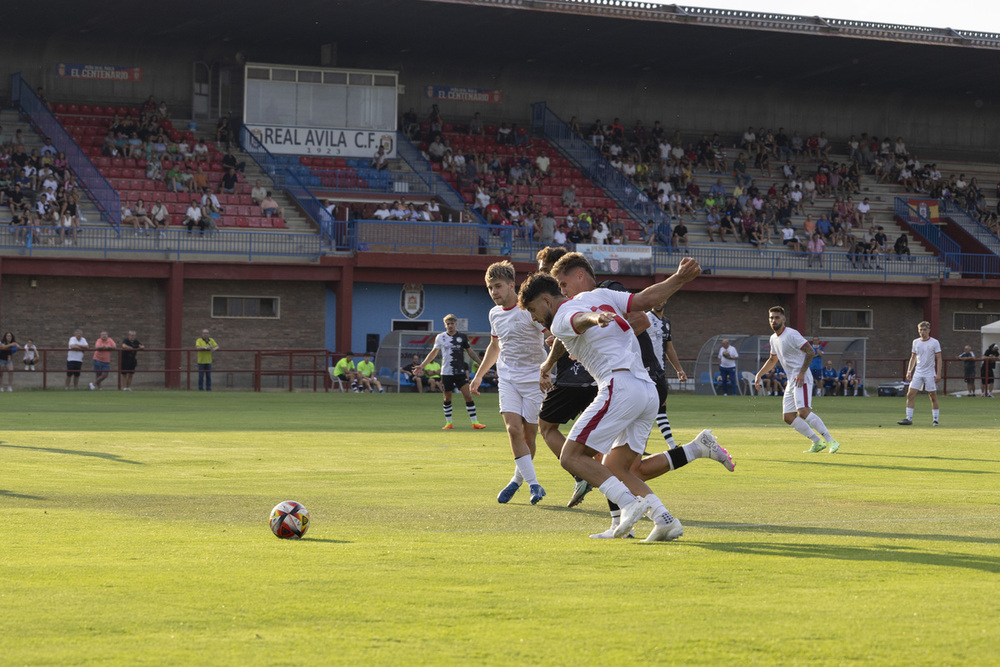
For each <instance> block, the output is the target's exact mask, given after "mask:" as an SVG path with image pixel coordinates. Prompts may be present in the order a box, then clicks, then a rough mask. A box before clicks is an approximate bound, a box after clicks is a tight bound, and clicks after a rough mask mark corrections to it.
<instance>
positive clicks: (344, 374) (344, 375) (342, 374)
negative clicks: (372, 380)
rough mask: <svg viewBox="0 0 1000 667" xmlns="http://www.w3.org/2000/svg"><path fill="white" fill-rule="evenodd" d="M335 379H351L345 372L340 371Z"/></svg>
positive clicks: (344, 380)
mask: <svg viewBox="0 0 1000 667" xmlns="http://www.w3.org/2000/svg"><path fill="white" fill-rule="evenodd" d="M337 379H338V380H340V381H341V382H350V381H351V378H349V377H347V373H341V374H340V375H338V376H337Z"/></svg>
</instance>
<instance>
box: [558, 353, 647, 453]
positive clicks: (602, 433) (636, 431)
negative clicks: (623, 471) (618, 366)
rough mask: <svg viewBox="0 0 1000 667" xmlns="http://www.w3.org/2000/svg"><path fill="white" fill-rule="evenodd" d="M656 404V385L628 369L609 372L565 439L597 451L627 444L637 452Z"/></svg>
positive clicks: (641, 446) (642, 450) (641, 451)
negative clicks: (595, 396) (608, 375)
mask: <svg viewBox="0 0 1000 667" xmlns="http://www.w3.org/2000/svg"><path fill="white" fill-rule="evenodd" d="M658 408H659V402H658V400H657V395H656V388H655V387H654V386H653V385H652V384H651V383H650V382H649V381H648V380H647V379H642V380H640V379H639V378H637V377H635V376H634V375H632V373H630V372H629V371H619V372H617V373H614V374H612V376H611V382H609V383H608V384H607V386H604V387H600V388H599V389H598V391H597V398H595V399H594V402H593V403H591V404H590V405H588V406H587V409H586V410H584V411H583V414H581V415H580V418H579V419H577V420H576V423H575V424H573V428H572V429H570V432H569V435H568V436H566V439H567V440H573V441H575V442H579V443H580V444H581V445H585V446H586V447H589V448H590V449H593V450H594V451H596V452H600V453H601V454H607V453H609V452H610V451H611V450H612V449H614V448H616V447H624V446H625V445H628V447H629V449H631V450H632V451H634V452H635V453H637V454H642V453H643V452H644V451H646V440H648V439H649V433H650V431H651V430H652V428H653V420H654V419H656V411H657V409H658Z"/></svg>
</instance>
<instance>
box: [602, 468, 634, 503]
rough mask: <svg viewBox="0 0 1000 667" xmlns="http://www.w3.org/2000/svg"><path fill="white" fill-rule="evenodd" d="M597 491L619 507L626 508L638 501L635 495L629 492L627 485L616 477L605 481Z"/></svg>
mask: <svg viewBox="0 0 1000 667" xmlns="http://www.w3.org/2000/svg"><path fill="white" fill-rule="evenodd" d="M597 490H598V491H600V492H601V493H603V494H604V497H605V498H607V499H608V500H610V501H611V502H613V503H614V504H615V505H618V507H624V506H625V505H628V504H629V503H634V502H635V501H636V497H635V495H633V493H632V492H631V491H629V490H628V487H627V486H625V483H624V482H622V481H621V480H620V479H618V478H617V477H615V476H614V475H612V476H611V477H608V478H607V479H606V480H604V484H601V485H600V486H599V487H597Z"/></svg>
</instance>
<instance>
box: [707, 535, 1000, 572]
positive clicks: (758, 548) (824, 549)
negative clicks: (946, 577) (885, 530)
mask: <svg viewBox="0 0 1000 667" xmlns="http://www.w3.org/2000/svg"><path fill="white" fill-rule="evenodd" d="M690 544H693V546H698V547H701V548H703V549H709V550H711V551H723V552H727V553H737V554H742V555H748V556H780V557H783V558H822V559H827V560H839V561H845V560H847V561H851V560H853V561H859V562H874V563H909V564H913V565H939V566H942V567H961V568H966V569H970V570H981V571H983V572H990V573H993V574H1000V558H990V557H987V556H975V555H969V554H956V553H946V552H937V553H934V552H928V551H918V550H916V549H911V548H908V547H900V546H889V545H885V546H878V547H858V546H835V545H832V544H783V543H768V542H764V543H758V542H694V543H690Z"/></svg>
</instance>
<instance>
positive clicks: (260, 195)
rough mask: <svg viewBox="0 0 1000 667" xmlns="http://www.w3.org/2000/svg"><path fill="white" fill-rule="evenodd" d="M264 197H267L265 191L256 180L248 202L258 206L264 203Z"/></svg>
mask: <svg viewBox="0 0 1000 667" xmlns="http://www.w3.org/2000/svg"><path fill="white" fill-rule="evenodd" d="M265 197H267V189H266V188H265V187H264V185H263V184H262V183H261V182H260V179H258V180H257V182H256V183H254V186H253V189H252V190H251V191H250V200H251V201H252V202H253V203H254V204H256V205H257V206H260V203H261V202H262V201H264V198H265Z"/></svg>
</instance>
